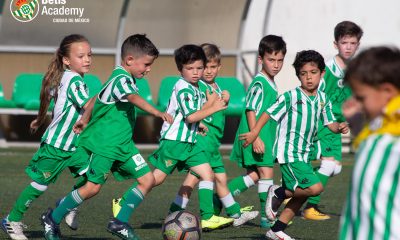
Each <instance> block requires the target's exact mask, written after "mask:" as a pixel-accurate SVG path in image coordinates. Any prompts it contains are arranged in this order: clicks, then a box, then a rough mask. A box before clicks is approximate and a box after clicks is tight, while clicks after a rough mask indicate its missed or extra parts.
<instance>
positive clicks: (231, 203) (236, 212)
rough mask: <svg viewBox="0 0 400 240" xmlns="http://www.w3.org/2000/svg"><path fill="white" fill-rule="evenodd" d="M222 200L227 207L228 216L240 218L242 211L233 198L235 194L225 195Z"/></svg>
mask: <svg viewBox="0 0 400 240" xmlns="http://www.w3.org/2000/svg"><path fill="white" fill-rule="evenodd" d="M221 202H222V204H223V205H224V207H225V211H226V213H227V214H228V216H230V217H232V218H239V217H240V215H241V213H240V205H239V203H237V202H236V201H235V199H233V196H232V194H231V193H229V194H228V195H226V196H225V197H223V198H221Z"/></svg>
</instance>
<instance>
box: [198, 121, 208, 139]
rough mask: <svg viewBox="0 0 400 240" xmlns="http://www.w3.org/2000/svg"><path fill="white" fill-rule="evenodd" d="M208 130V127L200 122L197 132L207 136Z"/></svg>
mask: <svg viewBox="0 0 400 240" xmlns="http://www.w3.org/2000/svg"><path fill="white" fill-rule="evenodd" d="M207 132H208V127H207V126H206V125H204V124H203V123H201V122H200V124H199V129H198V131H197V133H198V134H200V135H201V136H206V135H207Z"/></svg>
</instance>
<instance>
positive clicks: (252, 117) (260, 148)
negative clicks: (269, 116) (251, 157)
mask: <svg viewBox="0 0 400 240" xmlns="http://www.w3.org/2000/svg"><path fill="white" fill-rule="evenodd" d="M246 119H247V125H248V126H249V129H250V130H252V129H254V126H255V125H256V122H257V121H256V113H255V112H254V111H252V110H246ZM260 131H261V130H260ZM252 143H253V151H254V152H255V153H259V154H261V153H264V151H265V146H264V142H263V141H262V140H261V138H260V137H259V136H258V134H257V137H256V139H255V140H254V142H252ZM250 144H251V143H250ZM243 146H244V145H243ZM246 146H247V145H246Z"/></svg>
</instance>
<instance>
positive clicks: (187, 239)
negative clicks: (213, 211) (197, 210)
mask: <svg viewBox="0 0 400 240" xmlns="http://www.w3.org/2000/svg"><path fill="white" fill-rule="evenodd" d="M162 235H163V238H164V239H165V240H197V239H200V236H201V227H200V222H199V219H198V218H197V217H196V216H195V215H194V214H193V213H191V212H188V211H186V210H184V211H176V212H173V213H171V214H169V215H168V216H167V217H166V218H165V220H164V224H163V227H162Z"/></svg>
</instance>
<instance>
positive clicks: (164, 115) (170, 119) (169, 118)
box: [156, 112, 174, 124]
mask: <svg viewBox="0 0 400 240" xmlns="http://www.w3.org/2000/svg"><path fill="white" fill-rule="evenodd" d="M156 117H159V118H161V119H162V120H163V121H165V122H167V123H169V124H172V123H173V122H174V118H173V117H172V116H171V115H169V113H166V112H158V113H157V114H156Z"/></svg>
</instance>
